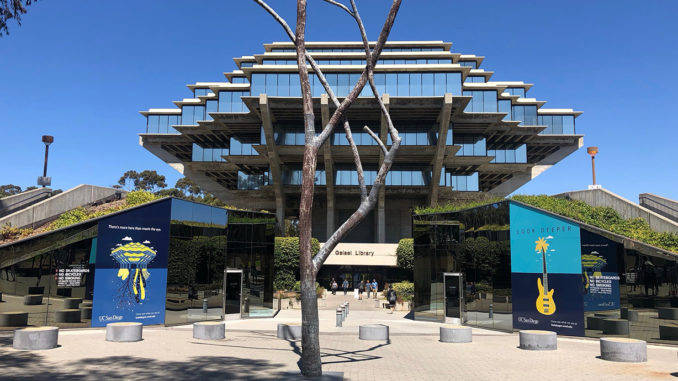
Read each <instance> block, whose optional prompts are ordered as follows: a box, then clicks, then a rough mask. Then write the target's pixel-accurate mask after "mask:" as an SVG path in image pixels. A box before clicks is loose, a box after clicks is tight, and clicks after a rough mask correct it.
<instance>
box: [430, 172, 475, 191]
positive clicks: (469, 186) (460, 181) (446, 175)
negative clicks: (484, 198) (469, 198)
mask: <svg viewBox="0 0 678 381" xmlns="http://www.w3.org/2000/svg"><path fill="white" fill-rule="evenodd" d="M440 185H441V186H446V187H452V190H455V191H460V192H477V191H478V190H479V186H478V172H473V173H472V174H470V175H456V174H453V173H451V172H448V171H446V170H445V168H443V169H442V173H441V176H440Z"/></svg>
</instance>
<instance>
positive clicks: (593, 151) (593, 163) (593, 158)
mask: <svg viewBox="0 0 678 381" xmlns="http://www.w3.org/2000/svg"><path fill="white" fill-rule="evenodd" d="M586 152H587V153H588V154H589V155H591V171H592V175H593V185H596V154H597V153H598V147H588V148H587V149H586Z"/></svg>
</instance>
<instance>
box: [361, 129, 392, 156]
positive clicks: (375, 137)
mask: <svg viewBox="0 0 678 381" xmlns="http://www.w3.org/2000/svg"><path fill="white" fill-rule="evenodd" d="M363 130H365V132H367V133H368V134H369V135H370V136H371V137H372V139H374V141H376V142H377V144H379V147H381V150H382V151H384V154H387V153H388V149H386V146H385V145H384V142H382V141H381V139H379V137H378V136H377V135H376V134H375V133H374V132H372V130H370V128H369V127H367V126H365V127H363Z"/></svg>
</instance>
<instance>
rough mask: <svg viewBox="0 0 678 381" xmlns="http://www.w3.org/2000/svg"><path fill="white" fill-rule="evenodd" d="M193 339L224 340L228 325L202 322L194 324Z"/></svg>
mask: <svg viewBox="0 0 678 381" xmlns="http://www.w3.org/2000/svg"><path fill="white" fill-rule="evenodd" d="M193 338H194V339H200V340H222V339H225V338H226V323H224V322H223V321H200V322H197V323H193Z"/></svg>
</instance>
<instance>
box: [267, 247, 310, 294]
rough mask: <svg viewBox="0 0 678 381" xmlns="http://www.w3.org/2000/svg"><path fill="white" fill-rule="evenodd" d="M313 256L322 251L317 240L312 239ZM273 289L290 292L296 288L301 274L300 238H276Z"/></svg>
mask: <svg viewBox="0 0 678 381" xmlns="http://www.w3.org/2000/svg"><path fill="white" fill-rule="evenodd" d="M311 250H312V252H313V254H315V253H317V252H318V250H320V243H319V242H318V240H317V239H315V238H312V239H311ZM273 269H274V272H275V276H274V278H273V287H274V289H276V290H289V289H291V288H293V287H294V286H295V284H294V282H295V281H296V280H297V274H299V237H275V249H274V254H273Z"/></svg>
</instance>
